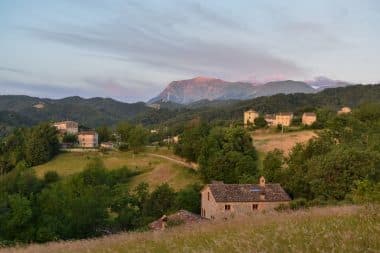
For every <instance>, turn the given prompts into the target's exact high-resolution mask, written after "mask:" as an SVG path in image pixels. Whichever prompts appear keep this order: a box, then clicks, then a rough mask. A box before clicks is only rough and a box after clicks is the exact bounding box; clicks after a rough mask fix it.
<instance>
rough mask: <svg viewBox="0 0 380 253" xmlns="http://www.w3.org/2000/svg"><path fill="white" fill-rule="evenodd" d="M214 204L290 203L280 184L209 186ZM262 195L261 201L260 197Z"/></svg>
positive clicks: (219, 184)
mask: <svg viewBox="0 0 380 253" xmlns="http://www.w3.org/2000/svg"><path fill="white" fill-rule="evenodd" d="M208 186H209V187H210V190H211V192H212V195H213V196H214V198H215V201H216V202H274V201H290V200H291V199H290V197H289V195H288V194H287V193H286V192H285V191H284V189H283V188H282V187H281V185H280V184H265V186H260V185H256V184H221V183H218V184H209V185H208ZM262 194H264V195H265V198H264V199H262V198H261V197H260V195H262Z"/></svg>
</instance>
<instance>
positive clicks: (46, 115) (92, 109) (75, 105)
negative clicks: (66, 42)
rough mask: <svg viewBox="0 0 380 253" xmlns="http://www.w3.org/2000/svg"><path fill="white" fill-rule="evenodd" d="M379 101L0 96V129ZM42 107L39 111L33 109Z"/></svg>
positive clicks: (322, 96) (336, 92)
mask: <svg viewBox="0 0 380 253" xmlns="http://www.w3.org/2000/svg"><path fill="white" fill-rule="evenodd" d="M376 101H380V85H355V86H348V87H341V88H334V89H326V90H323V91H321V92H319V93H313V94H304V93H297V94H288V95H285V94H278V95H274V96H269V97H259V98H255V99H251V100H244V101H239V100H226V101H207V100H203V101H198V102H196V103H194V104H190V105H187V106H182V105H181V106H180V105H178V104H175V103H162V104H161V109H159V110H156V109H153V108H150V107H148V106H146V105H145V103H143V102H139V103H133V104H128V103H123V102H120V101H116V100H113V99H110V98H90V99H84V98H80V97H68V98H64V99H58V100H54V99H40V98H34V97H28V96H0V125H1V126H2V128H4V127H10V126H23V125H34V124H37V123H39V122H41V121H52V120H66V119H70V120H75V121H78V122H80V124H82V125H85V126H88V127H98V126H101V125H114V124H116V123H117V122H120V121H133V122H134V123H142V124H143V125H146V126H150V125H157V124H164V125H167V126H175V125H181V124H183V123H184V122H186V121H188V120H191V119H194V118H201V119H202V120H205V121H207V122H216V121H227V124H229V123H230V122H231V121H234V120H241V119H242V117H243V114H242V111H244V110H245V109H247V108H253V109H255V110H257V111H259V112H260V113H275V112H279V111H292V112H295V113H297V112H302V111H304V110H315V109H316V108H328V109H332V110H336V109H338V108H340V107H342V106H350V107H356V106H358V105H360V104H362V103H364V102H376ZM36 105H42V108H36V107H34V106H36Z"/></svg>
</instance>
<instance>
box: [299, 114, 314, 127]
mask: <svg viewBox="0 0 380 253" xmlns="http://www.w3.org/2000/svg"><path fill="white" fill-rule="evenodd" d="M316 121H317V115H316V114H315V113H314V112H305V113H304V114H302V124H304V125H307V126H310V125H312V124H313V123H314V122H316Z"/></svg>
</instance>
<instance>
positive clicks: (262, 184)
mask: <svg viewBox="0 0 380 253" xmlns="http://www.w3.org/2000/svg"><path fill="white" fill-rule="evenodd" d="M260 186H261V187H265V178H264V177H263V176H261V177H260Z"/></svg>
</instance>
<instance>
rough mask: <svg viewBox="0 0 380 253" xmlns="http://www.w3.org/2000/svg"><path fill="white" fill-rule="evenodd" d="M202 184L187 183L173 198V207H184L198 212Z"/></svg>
mask: <svg viewBox="0 0 380 253" xmlns="http://www.w3.org/2000/svg"><path fill="white" fill-rule="evenodd" d="M201 189H202V186H201V185H199V184H194V185H189V186H187V187H186V188H184V189H182V190H180V191H179V192H178V193H177V195H176V198H175V204H174V206H175V209H178V210H179V209H184V210H187V211H190V212H193V213H200V210H201V198H200V190H201Z"/></svg>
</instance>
